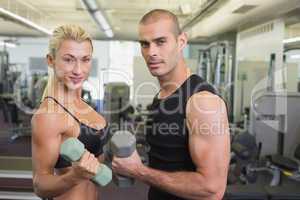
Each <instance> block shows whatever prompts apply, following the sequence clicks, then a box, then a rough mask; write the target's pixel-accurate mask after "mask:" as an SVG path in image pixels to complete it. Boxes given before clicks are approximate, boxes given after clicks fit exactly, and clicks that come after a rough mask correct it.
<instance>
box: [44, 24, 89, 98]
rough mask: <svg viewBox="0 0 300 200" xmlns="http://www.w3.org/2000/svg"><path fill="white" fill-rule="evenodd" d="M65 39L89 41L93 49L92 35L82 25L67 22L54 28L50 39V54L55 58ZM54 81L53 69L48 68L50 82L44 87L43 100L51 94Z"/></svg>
mask: <svg viewBox="0 0 300 200" xmlns="http://www.w3.org/2000/svg"><path fill="white" fill-rule="evenodd" d="M65 40H74V41H76V42H83V41H89V42H90V43H91V46H92V49H93V44H92V39H91V36H90V35H89V34H88V33H87V32H86V31H85V30H84V29H83V28H82V27H80V26H78V25H75V24H66V25H62V26H59V27H57V28H56V29H54V31H53V34H52V36H51V38H50V40H49V54H48V55H49V56H52V58H55V55H56V52H57V51H58V49H59V48H60V46H61V44H62V42H63V41H65ZM53 82H54V73H53V70H51V69H49V68H48V82H47V85H46V87H45V89H44V92H43V95H42V98H41V101H42V100H44V98H45V97H46V96H48V95H49V94H50V92H51V90H52V85H53Z"/></svg>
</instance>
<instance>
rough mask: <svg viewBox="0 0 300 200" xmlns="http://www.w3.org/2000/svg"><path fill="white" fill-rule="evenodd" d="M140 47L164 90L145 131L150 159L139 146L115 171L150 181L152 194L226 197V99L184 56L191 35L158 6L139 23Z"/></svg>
mask: <svg viewBox="0 0 300 200" xmlns="http://www.w3.org/2000/svg"><path fill="white" fill-rule="evenodd" d="M139 39H140V44H141V52H142V55H143V57H144V59H145V62H146V64H147V66H148V68H149V71H150V73H151V74H152V75H153V76H155V77H157V79H158V81H159V84H160V88H161V90H160V92H159V94H158V95H157V96H156V97H155V98H154V100H153V104H152V109H151V110H152V115H151V117H152V124H151V130H149V131H148V132H147V136H146V138H147V142H148V143H149V145H150V147H151V148H150V152H149V159H150V164H149V167H148V166H144V165H143V164H142V162H141V159H140V157H139V155H138V154H137V153H136V152H135V153H134V154H133V155H132V156H131V157H129V158H123V159H122V158H116V157H115V158H114V160H113V170H114V171H115V172H116V173H119V174H123V175H126V176H131V177H134V178H136V179H138V180H140V181H143V182H145V183H147V184H149V185H150V186H151V187H150V190H149V193H148V199H149V200H177V199H205V200H206V199H207V200H220V199H222V197H223V195H224V191H225V187H226V182H227V171H228V164H229V155H230V153H229V151H230V139H229V128H228V120H227V111H226V106H225V103H224V101H223V100H222V99H221V98H219V97H218V96H217V95H216V94H215V91H214V89H213V87H212V86H210V85H209V84H207V83H205V82H204V81H203V80H202V79H201V78H200V77H199V76H197V75H190V73H189V70H188V68H187V66H186V64H185V62H184V58H183V54H182V51H183V48H184V47H185V46H186V44H187V36H186V34H185V33H183V32H181V30H180V28H179V24H178V20H177V18H176V16H175V15H174V14H172V13H171V12H169V11H166V10H161V9H156V10H152V11H150V12H149V13H147V14H146V15H144V16H143V18H142V19H141V21H140V23H139Z"/></svg>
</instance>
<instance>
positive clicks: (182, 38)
mask: <svg viewBox="0 0 300 200" xmlns="http://www.w3.org/2000/svg"><path fill="white" fill-rule="evenodd" d="M187 40H188V39H187V34H186V33H185V32H182V33H180V35H179V36H178V44H179V48H180V50H183V49H184V47H186V45H187Z"/></svg>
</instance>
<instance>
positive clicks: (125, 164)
mask: <svg viewBox="0 0 300 200" xmlns="http://www.w3.org/2000/svg"><path fill="white" fill-rule="evenodd" d="M187 125H188V129H189V133H190V135H189V150H190V154H191V157H192V160H193V162H194V164H195V165H196V172H164V171H160V170H155V169H152V168H149V167H146V166H144V165H142V164H141V162H140V159H139V156H138V155H137V153H136V152H135V153H134V154H133V156H131V157H129V158H127V159H118V158H116V159H115V162H114V168H115V169H117V171H118V172H119V173H121V174H125V175H129V176H133V177H135V178H138V179H140V180H142V181H144V182H146V183H148V184H150V185H153V186H155V187H157V188H160V189H162V190H165V191H167V192H169V193H172V194H175V195H177V196H180V197H183V198H187V199H209V200H213V199H216V200H220V199H221V198H222V197H223V194H224V191H225V187H226V180H227V171H228V164H229V149H230V142H229V141H230V139H229V128H228V120H227V113H226V106H225V104H224V102H223V100H221V99H220V98H219V97H218V96H216V95H213V94H211V93H209V92H200V93H197V94H195V95H193V96H192V97H191V98H190V99H189V102H188V105H187ZM120 163H122V164H121V165H120Z"/></svg>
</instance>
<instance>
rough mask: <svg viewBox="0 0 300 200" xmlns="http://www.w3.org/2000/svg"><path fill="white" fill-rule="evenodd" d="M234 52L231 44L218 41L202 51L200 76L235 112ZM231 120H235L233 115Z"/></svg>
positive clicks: (199, 59)
mask: <svg viewBox="0 0 300 200" xmlns="http://www.w3.org/2000/svg"><path fill="white" fill-rule="evenodd" d="M233 50H234V45H233V44H232V43H231V42H229V41H218V42H214V43H211V44H209V45H208V47H207V48H205V49H200V50H199V53H198V69H197V72H198V75H199V76H201V77H202V78H203V79H204V80H205V81H206V82H208V83H210V84H212V85H213V86H214V87H215V88H216V89H217V90H218V93H219V94H220V95H221V96H222V97H223V98H224V99H225V101H226V102H227V107H228V109H229V110H233V104H232V103H231V102H233V87H232V86H233V84H232V83H233V82H234V68H233V59H232V56H233ZM230 120H231V121H232V120H233V115H232V116H230Z"/></svg>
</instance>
